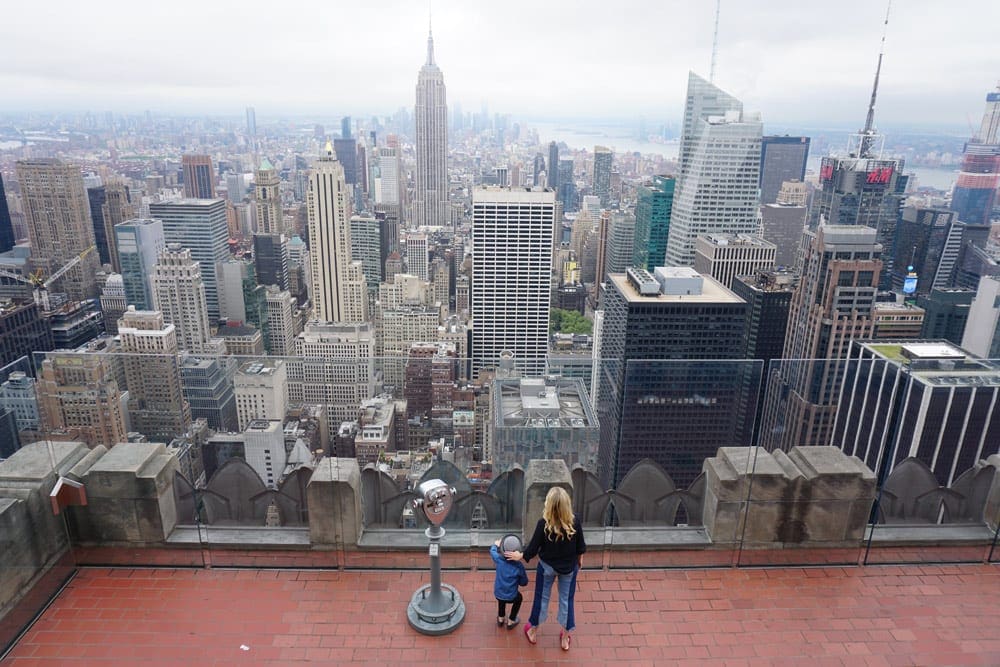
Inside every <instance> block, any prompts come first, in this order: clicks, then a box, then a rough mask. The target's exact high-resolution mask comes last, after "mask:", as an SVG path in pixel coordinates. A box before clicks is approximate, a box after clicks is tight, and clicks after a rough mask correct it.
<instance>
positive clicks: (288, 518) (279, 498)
mask: <svg viewBox="0 0 1000 667" xmlns="http://www.w3.org/2000/svg"><path fill="white" fill-rule="evenodd" d="M312 472H313V471H312V468H310V467H309V466H302V467H299V468H296V469H295V470H293V471H292V472H291V473H290V474H289V475H288V476H287V477H285V479H284V480H283V481H282V482H281V486H280V487H279V488H278V491H277V492H276V493H274V494H273V495H274V502H275V504H276V505H277V506H278V512H279V513H280V515H281V525H282V526H305V525H308V524H309V508H308V501H307V496H306V486H307V485H308V484H309V478H310V477H312Z"/></svg>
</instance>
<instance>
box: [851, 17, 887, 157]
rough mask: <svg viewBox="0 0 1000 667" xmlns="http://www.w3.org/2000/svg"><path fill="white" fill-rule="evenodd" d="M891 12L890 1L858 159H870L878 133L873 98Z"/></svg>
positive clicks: (876, 89) (876, 91) (876, 87)
mask: <svg viewBox="0 0 1000 667" xmlns="http://www.w3.org/2000/svg"><path fill="white" fill-rule="evenodd" d="M891 10H892V0H889V2H888V3H887V5H886V8H885V22H884V23H883V24H882V42H881V44H880V45H879V50H878V65H877V66H876V67H875V83H874V84H873V85H872V97H871V101H869V102H868V116H867V117H866V118H865V129H863V130H861V133H860V143H859V144H858V157H860V158H869V157H871V151H872V145H873V144H874V143H875V138H876V136H877V135H878V132H877V131H876V130H875V97H876V96H877V95H878V77H879V74H881V72H882V56H883V55H885V34H886V32H887V31H888V30H889V12H890V11H891Z"/></svg>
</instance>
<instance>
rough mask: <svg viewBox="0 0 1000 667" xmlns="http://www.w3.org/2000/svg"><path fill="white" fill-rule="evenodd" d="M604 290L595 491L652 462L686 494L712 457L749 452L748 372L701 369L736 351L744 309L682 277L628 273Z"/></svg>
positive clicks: (687, 271) (704, 283)
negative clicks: (598, 484) (726, 449)
mask: <svg viewBox="0 0 1000 667" xmlns="http://www.w3.org/2000/svg"><path fill="white" fill-rule="evenodd" d="M606 285H607V289H606V290H605V293H604V299H603V303H602V305H603V309H604V317H603V325H602V327H601V331H600V333H599V336H600V339H601V342H600V360H599V362H598V365H599V369H597V372H596V378H597V379H596V382H597V384H596V387H595V391H596V392H597V396H598V405H597V411H598V417H599V420H600V426H601V444H600V453H599V457H598V469H599V474H600V478H601V481H602V483H603V484H606V485H617V484H618V483H619V482H621V480H622V478H623V477H624V476H625V474H626V473H627V472H628V471H629V470H630V469H631V468H632V466H634V465H635V464H636V463H638V462H639V461H640V460H642V459H644V458H651V459H653V460H654V461H656V462H657V463H658V464H660V465H661V466H662V467H663V468H664V470H666V472H667V473H668V474H669V475H670V477H671V479H673V481H674V483H675V484H676V485H677V486H678V487H680V488H686V487H687V486H688V485H690V484H691V482H693V481H694V479H695V478H696V477H697V476H698V475H699V474H700V473H701V469H702V463H703V462H704V460H705V458H707V457H709V456H712V455H713V453H714V452H715V451H716V450H717V449H718V447H721V446H746V445H749V443H750V436H751V435H752V429H753V415H754V409H753V406H752V405H750V404H749V403H748V401H747V400H746V399H747V398H748V397H750V396H752V395H753V393H754V392H753V391H752V390H750V389H749V388H750V387H752V386H754V385H755V383H754V382H753V381H752V380H753V378H750V377H747V376H746V375H745V374H744V372H743V371H752V369H753V364H752V363H749V362H748V363H742V362H711V361H706V360H710V359H714V360H726V359H732V358H733V355H734V351H736V350H739V349H742V344H743V343H742V340H743V331H744V321H745V318H746V308H747V305H746V303H745V302H744V301H743V300H742V299H740V298H739V297H738V296H736V295H735V294H733V293H732V292H731V291H729V290H728V289H726V288H725V287H723V286H722V285H721V284H720V283H719V282H718V281H716V280H715V279H713V278H711V277H709V276H701V275H699V274H698V273H697V272H696V271H694V270H693V269H691V268H688V267H678V268H674V267H671V268H663V267H659V268H657V269H656V273H655V276H654V275H651V274H650V273H649V272H648V271H646V270H645V269H636V268H630V269H628V270H627V271H626V272H625V274H624V275H623V274H612V275H610V276H608V280H607V283H606ZM685 360H696V361H691V362H690V363H685ZM748 380H749V381H748ZM605 488H607V487H605Z"/></svg>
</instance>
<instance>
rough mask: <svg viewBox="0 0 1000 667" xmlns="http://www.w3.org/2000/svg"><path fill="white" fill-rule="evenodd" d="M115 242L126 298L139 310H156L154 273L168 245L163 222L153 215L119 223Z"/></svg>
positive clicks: (127, 301)
mask: <svg viewBox="0 0 1000 667" xmlns="http://www.w3.org/2000/svg"><path fill="white" fill-rule="evenodd" d="M115 246H116V248H117V251H118V263H119V265H120V266H121V271H122V282H123V283H124V284H125V300H126V301H125V302H126V303H127V304H128V305H130V306H135V308H136V310H152V308H153V288H152V280H151V279H150V275H151V274H152V273H153V267H154V266H155V265H156V257H157V255H159V253H160V251H161V250H163V249H164V247H166V241H165V240H164V235H163V223H162V222H161V221H159V220H152V219H149V218H144V219H138V220H126V221H125V222H122V223H119V224H117V225H115Z"/></svg>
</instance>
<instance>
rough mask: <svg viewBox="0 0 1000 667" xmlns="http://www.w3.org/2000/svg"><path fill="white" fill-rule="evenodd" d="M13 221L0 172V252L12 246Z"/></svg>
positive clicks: (13, 239) (14, 239)
mask: <svg viewBox="0 0 1000 667" xmlns="http://www.w3.org/2000/svg"><path fill="white" fill-rule="evenodd" d="M15 241H17V239H16V238H14V223H13V222H12V221H11V219H10V210H9V209H8V208H7V195H6V194H5V192H4V189H3V174H0V252H7V251H8V250H10V249H11V248H13V247H14V242H15Z"/></svg>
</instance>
